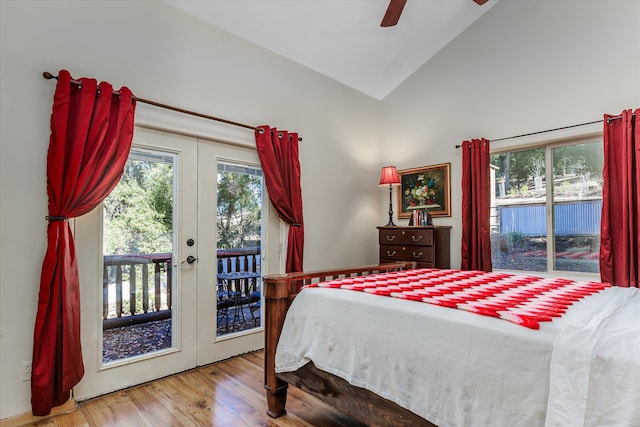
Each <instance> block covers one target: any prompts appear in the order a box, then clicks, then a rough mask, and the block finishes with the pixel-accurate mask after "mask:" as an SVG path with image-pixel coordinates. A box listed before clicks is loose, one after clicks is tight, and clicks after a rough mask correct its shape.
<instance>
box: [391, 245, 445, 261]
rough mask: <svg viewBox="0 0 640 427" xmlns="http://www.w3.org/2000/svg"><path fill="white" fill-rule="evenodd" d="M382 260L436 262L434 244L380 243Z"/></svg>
mask: <svg viewBox="0 0 640 427" xmlns="http://www.w3.org/2000/svg"><path fill="white" fill-rule="evenodd" d="M380 260H385V261H417V262H426V263H434V262H435V257H434V251H433V246H415V245H380Z"/></svg>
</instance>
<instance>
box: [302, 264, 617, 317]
mask: <svg viewBox="0 0 640 427" xmlns="http://www.w3.org/2000/svg"><path fill="white" fill-rule="evenodd" d="M610 286H611V285H610V284H608V283H599V282H584V281H574V280H569V279H561V278H542V277H534V276H518V275H515V274H508V273H487V272H484V271H461V270H439V269H428V268H425V269H416V270H407V271H396V272H390V273H380V274H372V275H369V276H359V277H348V278H343V279H336V280H330V281H327V282H321V283H314V284H311V285H308V287H319V288H339V289H347V290H352V291H362V292H367V293H371V294H375V295H382V296H389V297H395V298H401V299H408V300H413V301H422V302H426V303H429V304H435V305H439V306H443V307H450V308H457V309H461V310H466V311H469V312H472V313H477V314H481V315H484V316H492V317H498V318H500V319H504V320H508V321H510V322H513V323H516V324H518V325H522V326H525V327H527V328H531V329H539V328H540V322H549V321H551V320H553V318H554V317H561V316H562V314H563V313H564V312H565V311H567V309H568V308H569V306H571V305H572V304H573V303H574V302H576V301H578V300H580V299H582V298H584V297H586V296H588V295H591V294H594V293H597V292H600V291H601V290H603V289H605V288H608V287H610Z"/></svg>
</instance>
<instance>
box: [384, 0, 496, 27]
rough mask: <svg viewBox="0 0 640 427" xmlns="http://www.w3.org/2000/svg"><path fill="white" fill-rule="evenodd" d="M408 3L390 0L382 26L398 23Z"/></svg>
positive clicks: (391, 25) (404, 0) (401, 0)
mask: <svg viewBox="0 0 640 427" xmlns="http://www.w3.org/2000/svg"><path fill="white" fill-rule="evenodd" d="M480 1H482V0H480ZM485 1H486V0H485ZM406 3H407V0H391V1H390V2H389V6H388V7H387V13H385V14H384V18H382V22H381V23H380V26H381V27H393V26H394V25H396V24H397V23H398V20H399V19H400V15H401V14H402V9H404V5H405V4H406Z"/></svg>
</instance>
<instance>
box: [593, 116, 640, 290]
mask: <svg viewBox="0 0 640 427" xmlns="http://www.w3.org/2000/svg"><path fill="white" fill-rule="evenodd" d="M639 113H640V109H637V110H636V111H635V113H632V112H631V110H625V111H623V112H622V114H621V115H619V116H609V115H607V114H605V116H604V167H603V170H602V176H603V181H604V183H603V186H602V221H601V226H600V228H601V230H600V278H601V280H602V281H603V282H609V283H611V284H612V285H616V286H624V287H636V288H637V287H640V283H639V282H640V278H639V274H640V237H638V235H639V234H640V192H639V187H640V128H639V127H638V126H637V124H636V121H637V119H638V114H639Z"/></svg>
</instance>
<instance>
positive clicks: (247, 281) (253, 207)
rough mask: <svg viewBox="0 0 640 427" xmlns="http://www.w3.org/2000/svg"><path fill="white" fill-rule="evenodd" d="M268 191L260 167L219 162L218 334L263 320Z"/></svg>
mask: <svg viewBox="0 0 640 427" xmlns="http://www.w3.org/2000/svg"><path fill="white" fill-rule="evenodd" d="M263 193H264V192H263V178H262V170H260V169H259V168H258V167H255V166H249V165H242V164H237V163H225V162H219V163H218V174H217V200H218V204H217V213H216V223H217V231H218V242H217V263H218V283H217V331H216V335H217V336H221V335H225V334H229V333H235V332H240V331H246V330H249V329H253V328H255V327H258V326H260V324H261V320H262V319H261V316H260V313H261V310H260V307H261V281H260V250H261V236H262V206H263V203H262V196H263Z"/></svg>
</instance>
